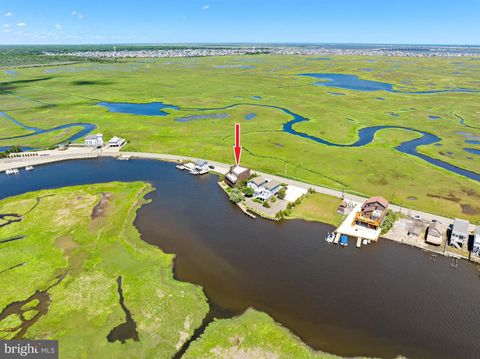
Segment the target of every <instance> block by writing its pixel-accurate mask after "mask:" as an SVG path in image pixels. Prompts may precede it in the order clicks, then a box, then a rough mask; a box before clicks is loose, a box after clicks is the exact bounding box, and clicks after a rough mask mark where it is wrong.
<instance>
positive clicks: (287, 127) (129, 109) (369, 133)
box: [0, 102, 480, 182]
mask: <svg viewBox="0 0 480 359" xmlns="http://www.w3.org/2000/svg"><path fill="white" fill-rule="evenodd" d="M97 105H99V106H103V107H106V108H108V109H109V111H112V112H118V113H125V114H135V115H143V116H167V115H169V114H170V113H168V112H165V111H163V109H171V110H174V111H182V110H189V111H219V110H228V109H231V108H234V107H238V106H256V107H266V108H271V109H276V110H280V111H282V112H284V113H286V114H287V115H289V116H291V117H292V118H293V119H292V120H290V121H287V122H286V123H284V124H283V126H282V129H283V131H284V132H287V133H289V134H291V135H294V136H298V137H302V138H305V139H308V140H312V141H315V142H317V143H321V144H323V145H326V146H335V147H361V146H365V145H368V144H370V143H372V142H373V141H374V139H375V135H376V133H377V132H378V131H380V130H384V129H397V130H405V131H410V132H414V133H416V134H419V135H421V137H418V138H415V139H413V140H408V141H405V142H403V143H402V144H400V145H399V146H397V147H395V149H396V150H397V151H399V152H402V153H405V154H408V155H411V156H415V157H417V158H419V159H421V160H423V161H426V162H428V163H429V164H431V165H433V166H436V167H439V168H442V169H444V170H447V171H449V172H452V173H456V174H458V175H460V176H464V177H467V178H470V179H472V180H474V181H478V182H480V173H477V172H474V171H470V170H467V169H464V168H461V167H458V166H455V165H452V164H450V163H448V162H445V161H442V160H439V159H436V158H433V157H430V156H427V155H424V154H422V153H420V152H418V150H417V147H418V146H424V145H430V144H434V143H438V142H440V141H441V138H440V137H438V136H436V135H434V134H432V133H429V132H426V131H421V130H417V129H414V128H411V127H404V126H370V127H364V128H361V129H360V130H359V131H358V140H357V141H356V142H354V143H352V144H342V143H335V142H330V141H328V140H325V139H323V138H320V137H317V136H314V135H310V134H307V133H304V132H301V131H297V130H296V129H295V128H294V125H296V124H298V123H301V122H308V121H310V119H308V118H306V117H304V116H301V115H299V114H297V113H294V112H292V111H290V110H288V109H286V108H283V107H280V106H275V105H266V104H258V103H235V104H232V105H228V106H224V107H217V108H180V107H178V106H175V105H169V104H164V103H162V102H152V103H144V104H134V103H118V102H99V103H97ZM0 116H3V117H4V118H6V119H8V120H10V121H12V122H13V123H15V124H17V125H19V126H22V128H24V129H28V130H31V131H33V132H32V133H30V134H27V135H19V136H13V137H7V138H0V140H5V139H21V138H25V137H31V136H35V135H39V134H43V133H48V132H52V131H56V130H60V129H66V128H70V127H75V126H80V127H83V129H82V130H80V131H79V132H77V133H75V134H74V135H72V136H70V137H69V138H68V139H67V140H66V141H68V142H73V141H76V140H78V139H80V138H82V137H83V136H85V135H87V134H88V133H90V132H91V131H93V130H94V129H95V128H96V126H95V125H94V124H89V123H71V124H65V125H61V126H57V127H53V128H51V129H47V130H42V129H39V128H35V127H29V126H26V125H24V124H22V123H21V122H19V121H17V120H15V119H13V118H11V117H10V116H8V115H6V114H4V113H2V112H0ZM227 117H228V114H224V113H222V114H208V115H194V116H188V117H182V118H177V122H189V121H191V120H198V119H204V118H214V119H224V118H227ZM4 149H5V148H3V150H4ZM0 150H2V148H0Z"/></svg>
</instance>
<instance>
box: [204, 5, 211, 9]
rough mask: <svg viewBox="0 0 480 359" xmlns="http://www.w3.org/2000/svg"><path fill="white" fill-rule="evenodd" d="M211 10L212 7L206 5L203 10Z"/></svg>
mask: <svg viewBox="0 0 480 359" xmlns="http://www.w3.org/2000/svg"><path fill="white" fill-rule="evenodd" d="M209 8H210V5H205V6H204V7H202V10H208V9H209Z"/></svg>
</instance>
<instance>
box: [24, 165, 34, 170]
mask: <svg viewBox="0 0 480 359" xmlns="http://www.w3.org/2000/svg"><path fill="white" fill-rule="evenodd" d="M25 170H26V171H31V170H33V166H27V167H25Z"/></svg>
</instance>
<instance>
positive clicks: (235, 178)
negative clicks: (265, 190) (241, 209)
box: [225, 166, 250, 187]
mask: <svg viewBox="0 0 480 359" xmlns="http://www.w3.org/2000/svg"><path fill="white" fill-rule="evenodd" d="M249 177H250V169H249V168H244V167H240V166H231V167H230V171H228V173H227V174H226V175H225V182H226V183H227V184H228V185H229V186H230V187H234V186H235V185H236V184H237V183H239V182H241V181H245V180H247V179H248V178H249Z"/></svg>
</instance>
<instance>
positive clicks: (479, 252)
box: [472, 226, 480, 257]
mask: <svg viewBox="0 0 480 359" xmlns="http://www.w3.org/2000/svg"><path fill="white" fill-rule="evenodd" d="M472 252H473V254H475V255H476V256H479V257H480V226H477V228H476V229H475V233H474V235H473V250H472Z"/></svg>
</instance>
